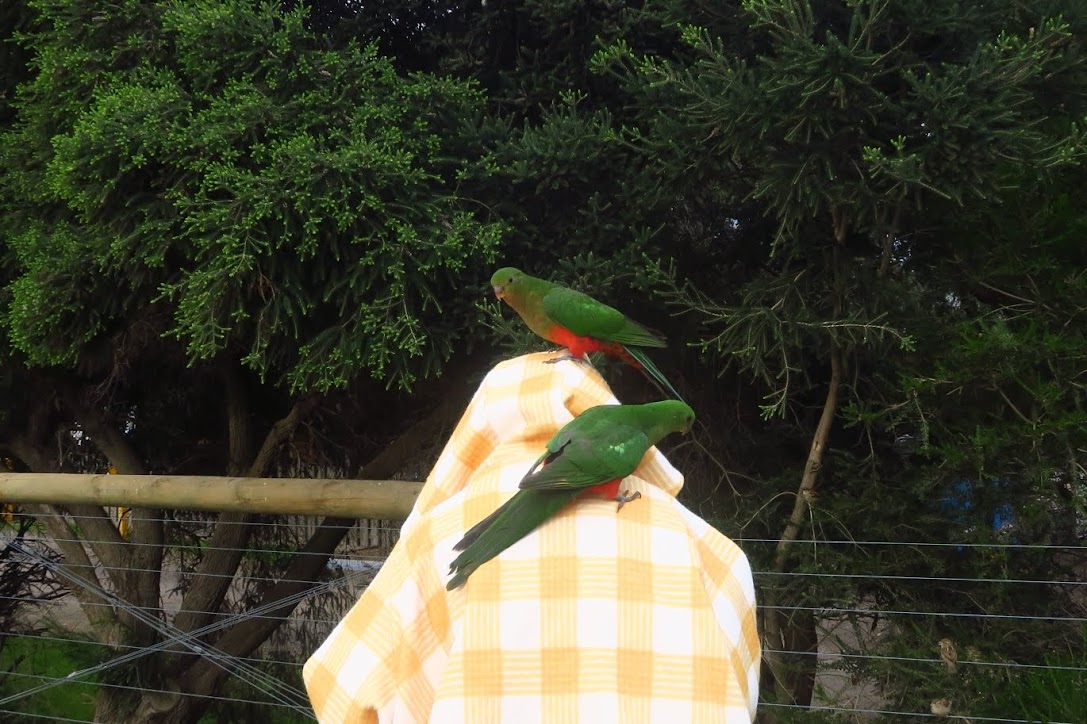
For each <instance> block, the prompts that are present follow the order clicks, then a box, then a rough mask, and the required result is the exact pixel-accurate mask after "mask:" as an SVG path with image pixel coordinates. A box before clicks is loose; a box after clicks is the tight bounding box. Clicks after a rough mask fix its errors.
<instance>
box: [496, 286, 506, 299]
mask: <svg viewBox="0 0 1087 724" xmlns="http://www.w3.org/2000/svg"><path fill="white" fill-rule="evenodd" d="M505 293H506V288H505V287H504V286H502V285H501V284H495V285H494V295H495V296H496V297H498V298H499V299H501V298H502V295H503V294H505Z"/></svg>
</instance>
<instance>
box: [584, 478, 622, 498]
mask: <svg viewBox="0 0 1087 724" xmlns="http://www.w3.org/2000/svg"><path fill="white" fill-rule="evenodd" d="M622 482H623V479H622V478H616V479H615V480H609V481H608V482H606V483H600V485H594V486H593V487H591V488H589V489H587V490H586V491H585V493H584V494H585V495H599V496H601V497H604V498H615V496H617V495H619V484H620V483H622Z"/></svg>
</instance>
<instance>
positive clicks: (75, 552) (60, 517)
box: [5, 437, 122, 643]
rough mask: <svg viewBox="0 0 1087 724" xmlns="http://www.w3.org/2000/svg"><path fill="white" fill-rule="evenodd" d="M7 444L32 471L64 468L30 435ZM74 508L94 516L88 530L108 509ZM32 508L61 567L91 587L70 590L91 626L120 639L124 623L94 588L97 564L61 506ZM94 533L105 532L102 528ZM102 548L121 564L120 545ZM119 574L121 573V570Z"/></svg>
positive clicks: (107, 637) (104, 637)
mask: <svg viewBox="0 0 1087 724" xmlns="http://www.w3.org/2000/svg"><path fill="white" fill-rule="evenodd" d="M5 447H7V448H8V449H9V450H11V452H12V453H14V454H15V456H16V457H18V458H19V459H20V460H22V461H23V463H25V464H26V465H27V467H29V468H30V469H31V470H36V471H37V472H56V471H58V470H60V465H59V464H58V463H57V462H56V461H54V460H52V459H51V458H50V457H49V456H48V455H46V454H45V453H44V452H42V451H41V450H40V449H39V448H38V447H37V446H36V445H34V444H33V443H32V442H30V441H29V440H27V439H26V438H23V437H18V438H14V439H12V440H10V441H9V442H7V443H6V444H5ZM72 507H73V508H75V509H76V510H77V511H78V512H74V514H75V515H80V516H82V515H83V514H90V515H91V517H90V518H88V519H87V523H88V525H83V526H82V527H83V528H84V530H88V531H96V530H97V528H98V523H97V521H98V520H99V518H98V517H97V515H96V513H101V514H102V516H103V517H104V516H105V512H104V511H102V509H101V508H100V507H98V506H94V505H86V506H83V505H81V506H72ZM28 510H29V511H30V512H31V513H33V514H35V515H36V516H37V518H38V520H39V521H40V522H41V523H42V524H43V525H45V529H46V531H48V533H49V537H50V538H52V539H53V544H54V545H55V546H56V547H57V548H58V549H59V550H60V552H61V554H62V555H63V556H64V562H63V563H59V564H58V565H59V566H61V567H62V568H63V569H64V570H65V572H66V573H69V574H70V575H72V576H74V577H75V578H77V579H79V580H81V581H84V582H85V583H86V584H87V587H83V586H68V590H70V591H71V592H72V595H73V596H75V598H76V600H77V601H79V605H80V608H82V609H83V613H84V614H85V615H86V616H87V620H88V621H90V622H91V626H92V627H94V630H95V633H96V634H98V637H99V640H100V641H103V642H106V643H113V642H116V641H118V640H119V639H120V623H119V621H118V619H117V616H116V614H115V613H114V611H113V609H112V608H110V607H109V606H103V605H101V604H102V601H101V599H100V598H99V597H98V596H97V595H96V594H94V593H92V591H91V590H90V587H100V586H101V585H102V582H101V581H99V580H98V576H97V574H96V573H95V571H96V570H97V567H96V566H95V565H94V564H93V563H92V562H91V559H90V556H88V555H87V551H86V549H85V548H84V547H83V543H82V542H81V541H80V540H79V536H78V534H77V533H76V532H75V531H74V530H72V529H71V528H70V527H69V526H68V524H67V523H66V522H65V521H64V514H63V512H62V511H61V510H60V509H59V508H56V507H54V506H50V505H33V506H28ZM81 520H82V518H81ZM106 527H107V528H108V529H109V531H110V533H111V534H112V535H113V536H116V541H115V542H117V543H121V542H122V540H121V536H120V534H119V533H117V529H116V528H114V527H113V526H112V525H108V524H107V526H106ZM92 534H94V535H103V533H102V532H101V531H98V532H96V533H92ZM105 535H108V534H105ZM101 548H102V554H103V555H104V556H105V558H103V557H102V555H99V556H98V558H99V560H101V561H102V562H103V563H104V564H105V565H107V566H109V565H110V564H111V563H117V564H118V566H119V564H120V561H121V548H120V547H119V546H118V545H103V546H101ZM97 554H98V551H96V555H97ZM107 561H108V562H107ZM117 573H118V574H119V573H120V570H119V569H118V571H117Z"/></svg>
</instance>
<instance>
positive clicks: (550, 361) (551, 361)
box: [544, 350, 593, 367]
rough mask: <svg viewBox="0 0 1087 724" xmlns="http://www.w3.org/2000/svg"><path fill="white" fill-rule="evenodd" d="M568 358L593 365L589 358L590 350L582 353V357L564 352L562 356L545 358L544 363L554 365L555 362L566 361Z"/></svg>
mask: <svg viewBox="0 0 1087 724" xmlns="http://www.w3.org/2000/svg"><path fill="white" fill-rule="evenodd" d="M555 351H556V352H559V351H561V350H555ZM566 360H572V361H574V362H584V363H585V364H587V365H589V367H592V366H593V363H592V361H591V360H590V359H589V353H588V352H586V353H585V354H583V355H581V356H580V357H575V356H574V355H572V354H570V353H569V352H567V353H566V354H564V355H563V356H561V357H552V358H551V359H545V360H544V364H545V365H553V364H558V363H559V362H565V361H566Z"/></svg>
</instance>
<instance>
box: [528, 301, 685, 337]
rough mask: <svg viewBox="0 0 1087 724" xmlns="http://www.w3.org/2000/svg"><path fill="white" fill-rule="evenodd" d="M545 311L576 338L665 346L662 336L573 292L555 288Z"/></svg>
mask: <svg viewBox="0 0 1087 724" xmlns="http://www.w3.org/2000/svg"><path fill="white" fill-rule="evenodd" d="M543 310H544V313H545V314H546V315H547V316H548V318H549V319H551V321H552V322H554V323H556V324H558V325H560V326H562V327H565V328H566V329H568V330H570V331H571V332H573V333H574V334H578V335H583V336H586V337H595V338H596V339H601V340H604V341H606V342H619V343H620V344H633V345H639V346H642V347H663V346H665V344H664V340H662V339H661V338H660V337H659V336H657V335H655V334H653V333H652V332H650V331H649V330H648V329H646V328H645V327H643V326H642V325H640V324H638V323H637V322H635V321H632V320H630V319H627V317H626V315H625V314H623V313H622V312H620V311H619V310H618V309H615V308H614V307H609V306H608V305H607V304H604V303H603V302H598V301H597V300H595V299H593V298H592V297H590V296H589V295H588V294H582V293H581V292H578V291H575V290H573V289H567V288H565V287H556V288H554V289H552V290H551V291H549V292H547V293H546V294H544V297H543Z"/></svg>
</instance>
